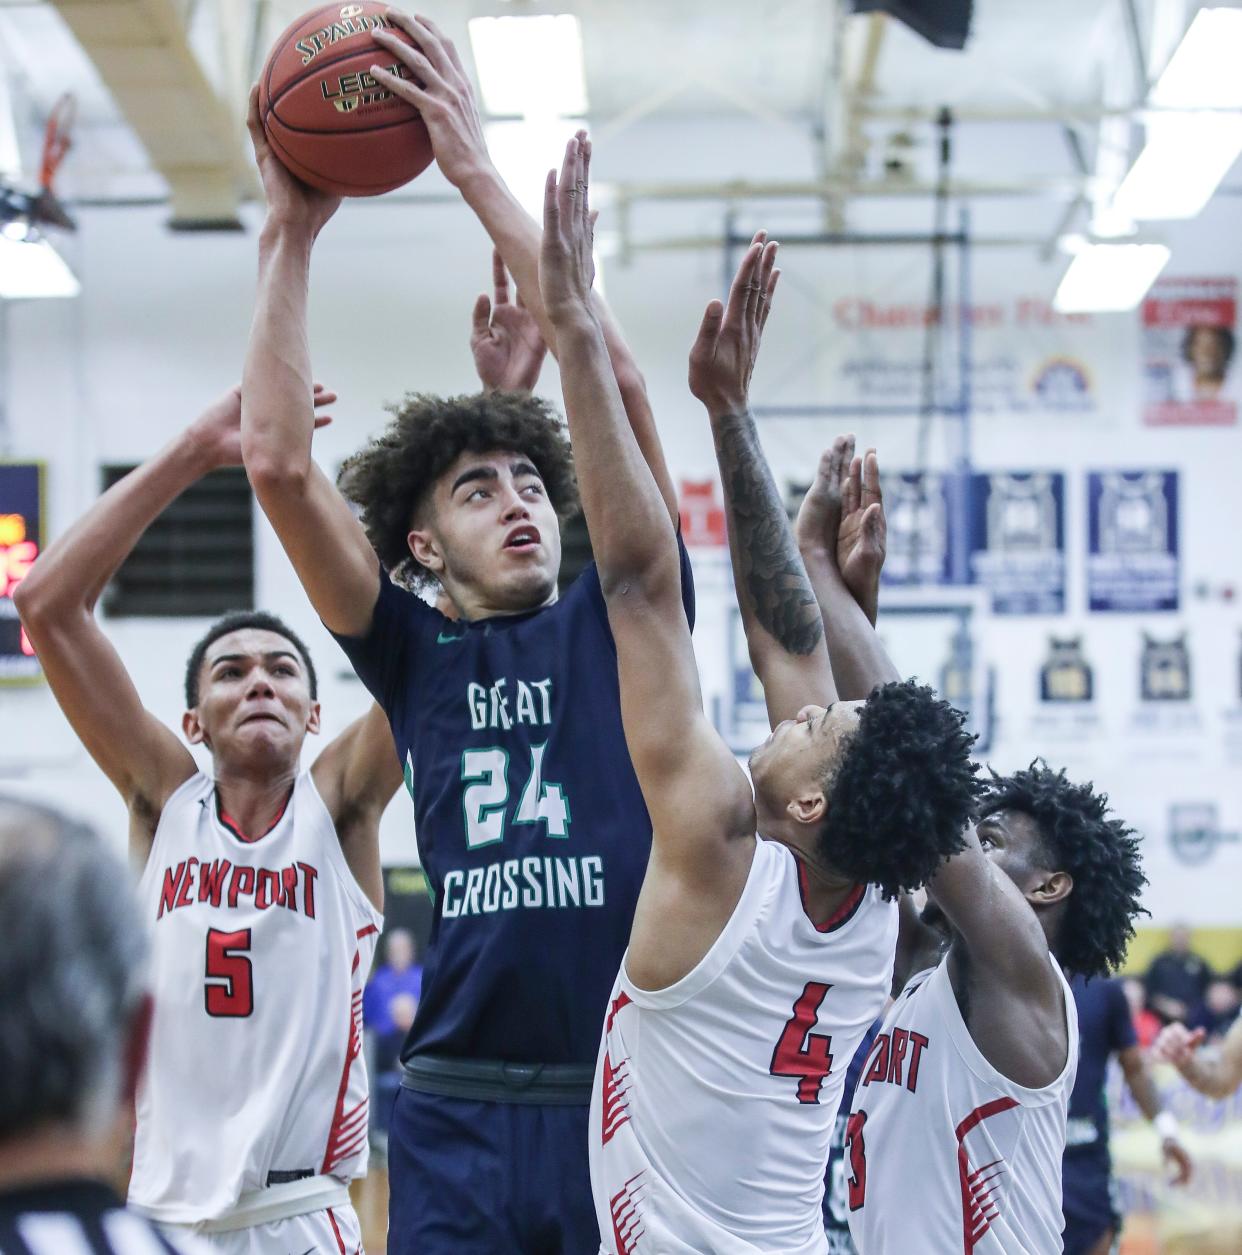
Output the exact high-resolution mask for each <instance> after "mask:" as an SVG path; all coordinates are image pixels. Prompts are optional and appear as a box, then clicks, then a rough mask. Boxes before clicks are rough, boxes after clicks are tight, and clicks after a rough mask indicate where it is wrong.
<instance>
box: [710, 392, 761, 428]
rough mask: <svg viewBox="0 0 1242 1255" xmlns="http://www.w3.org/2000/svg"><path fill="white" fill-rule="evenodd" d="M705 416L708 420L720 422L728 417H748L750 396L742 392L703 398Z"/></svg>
mask: <svg viewBox="0 0 1242 1255" xmlns="http://www.w3.org/2000/svg"><path fill="white" fill-rule="evenodd" d="M703 404H704V406H705V407H706V408H707V417H708V420H709V421H710V422H713V423H722V422H725V421H726V420H727V419H730V418H741V417H742V416H745V417H746V418H749V417H750V398H749V397H747V396H746V395H745V394H744V393H742V394H735V395H733V396H728V395H725V394H721V395H718V396H712V397H707V398H704V401H703Z"/></svg>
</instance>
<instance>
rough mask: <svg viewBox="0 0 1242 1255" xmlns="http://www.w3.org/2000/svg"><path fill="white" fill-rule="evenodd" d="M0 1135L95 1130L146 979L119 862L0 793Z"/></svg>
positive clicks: (68, 823)
mask: <svg viewBox="0 0 1242 1255" xmlns="http://www.w3.org/2000/svg"><path fill="white" fill-rule="evenodd" d="M0 920H3V921H4V945H3V946H0V1007H3V1009H4V1010H3V1014H0V1141H3V1140H8V1139H11V1138H14V1137H16V1136H19V1135H21V1134H25V1133H30V1132H34V1131H36V1130H38V1129H41V1128H43V1127H46V1126H52V1125H67V1126H70V1127H73V1128H75V1129H78V1130H80V1131H81V1132H83V1133H84V1134H87V1135H91V1134H94V1133H96V1132H99V1131H102V1129H103V1128H104V1127H105V1126H106V1123H107V1121H109V1120H110V1119H111V1118H112V1117H113V1116H114V1115H115V1114H116V1109H117V1104H118V1102H119V1100H120V1085H121V1060H122V1055H123V1051H124V1046H125V1042H126V1039H127V1036H128V1032H129V1029H130V1026H131V1023H132V1019H133V1015H134V1012H135V1011H136V1009H137V1007H138V1005H139V1004H140V1002H141V1000H142V997H143V994H144V992H145V989H146V984H145V978H146V971H145V968H146V963H145V958H146V939H145V933H144V930H143V927H142V923H141V920H140V918H139V915H138V908H137V903H136V901H135V899H134V895H133V892H132V890H131V888H130V884H129V876H128V873H127V871H126V868H125V866H124V864H123V863H122V862H121V861H120V860H119V859H118V858H116V857H114V856H113V855H112V854H110V853H109V851H108V850H107V849H106V848H105V847H104V845H103V843H102V841H101V840H100V839H99V837H98V836H97V835H96V834H95V833H94V832H93V831H92V830H91V829H90V828H89V827H87V826H86V825H85V824H81V823H78V822H76V821H74V820H71V819H68V818H66V817H65V816H63V815H61V814H59V813H57V812H56V811H53V810H51V809H49V808H47V807H43V806H38V805H34V804H31V803H28V802H25V801H22V800H19V799H17V798H14V797H10V796H5V795H0Z"/></svg>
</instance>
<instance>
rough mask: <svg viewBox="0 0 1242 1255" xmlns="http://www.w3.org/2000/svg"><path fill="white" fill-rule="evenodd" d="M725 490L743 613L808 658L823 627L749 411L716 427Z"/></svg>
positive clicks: (731, 416)
mask: <svg viewBox="0 0 1242 1255" xmlns="http://www.w3.org/2000/svg"><path fill="white" fill-rule="evenodd" d="M712 433H713V435H714V437H715V441H716V457H717V459H718V461H719V463H720V475H721V479H722V480H723V482H724V489H725V511H726V513H727V515H728V520H729V544H730V547H731V550H732V554H733V573H734V578H735V580H736V582H737V591H738V597H739V598H740V599H744V600H745V602H748V603H749V606H747V605H743V606H742V610H743V611H744V612H746V611H748V610H749V612H750V613H751V614H752V615H753V616H754V618H755V619H756V620H757V621H758V622H759V624H760V625H761V626H762V627H763V628H764V630H765V631H766V632H767V633H768V634H769V635H770V636H771V637H772V638H773V639H774V640H775V641H776V642H777V644H778V645H780V646H781V648H782V649H784V650H785V651H786V652H787V653H791V654H801V655H805V654H809V653H811V652H812V651H813V650H814V649H815V647H816V646H817V645H818V644H819V642H820V640H821V639H822V638H823V635H824V622H823V619H822V618H821V616H820V612H819V604H818V603H817V602H816V600H815V592H814V590H813V589H812V588H811V581H810V580H809V579H808V578H807V573H806V568H805V567H804V566H803V565H802V558H801V556H800V554H799V553H798V546H797V543H796V542H795V541H794V538H793V532H792V531H791V529H790V526H789V516H788V514H786V512H785V505H784V502H782V501H781V498H780V494H779V493H778V492H777V491H776V484H775V483H774V482H773V479H772V472H771V470H770V468H769V467H768V464H767V461H766V459H765V458H764V456H763V451H762V449H760V447H759V436H758V433H757V432H756V430H755V421H754V419H753V418H751V416H750V411H749V410H743V411H742V412H741V413H740V414H726V415H724V416H723V417H721V418H719V419H717V420H716V422H715V423H713V425H712Z"/></svg>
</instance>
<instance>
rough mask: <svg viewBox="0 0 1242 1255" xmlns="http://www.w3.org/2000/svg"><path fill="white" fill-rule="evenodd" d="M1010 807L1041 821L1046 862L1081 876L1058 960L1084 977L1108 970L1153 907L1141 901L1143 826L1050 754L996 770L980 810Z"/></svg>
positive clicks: (1059, 943)
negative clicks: (1114, 809)
mask: <svg viewBox="0 0 1242 1255" xmlns="http://www.w3.org/2000/svg"><path fill="white" fill-rule="evenodd" d="M1003 810H1013V811H1020V812H1021V813H1022V814H1024V815H1029V816H1030V817H1031V818H1032V819H1033V820H1034V821H1035V824H1036V826H1037V827H1038V828H1039V834H1040V840H1041V843H1042V848H1041V849H1040V850H1039V851H1038V855H1039V856H1040V857H1041V858H1042V861H1043V862H1044V863H1045V864H1046V866H1047V867H1048V868H1049V869H1051V870H1055V871H1065V872H1068V873H1069V874H1070V876H1072V877H1073V880H1074V889H1073V892H1072V893H1071V894H1070V896H1069V898H1068V899H1067V900H1066V903H1067V906H1066V912H1065V915H1064V917H1063V919H1062V923H1061V931H1060V936H1059V937H1058V938H1057V942H1056V945H1055V946H1054V947H1053V952H1054V953H1055V954H1056V956H1057V962H1058V963H1060V964H1061V966H1062V967H1063V968H1065V969H1066V971H1069V972H1077V973H1079V974H1080V975H1082V976H1104V975H1106V974H1107V973H1108V972H1110V971H1112V970H1113V969H1114V968H1116V967H1117V966H1119V965H1120V963H1121V961H1122V960H1123V959H1124V958H1125V954H1126V947H1127V946H1128V945H1129V942H1130V938H1131V937H1133V936H1134V919H1135V917H1136V916H1137V915H1139V914H1144V915H1145V914H1147V912H1146V911H1144V910H1143V908H1142V907H1140V906H1139V897H1140V895H1141V894H1142V892H1143V886H1144V885H1146V884H1147V877H1146V876H1144V875H1143V868H1142V860H1141V858H1140V856H1139V837H1138V835H1137V833H1135V831H1134V830H1133V829H1132V828H1127V827H1126V825H1125V824H1124V823H1122V822H1121V820H1119V819H1117V818H1114V817H1110V816H1109V809H1108V798H1107V796H1106V795H1104V794H1103V793H1096V792H1095V791H1094V790H1093V789H1092V787H1091V785H1090V784H1074V783H1072V782H1071V781H1069V780H1067V779H1066V778H1065V772H1064V771H1053V770H1052V769H1051V768H1050V767H1049V766H1048V764H1047V763H1045V762H1044V761H1043V759H1036V760H1035V762H1033V763H1032V764H1031V765H1030V766H1029V767H1028V768H1027V769H1026V770H1025V771H1019V772H1015V773H1014V774H1013V775H1012V776H998V775H997V774H996V773H995V772H993V773H992V779H991V780H990V781H989V782H988V783H987V785H986V787H985V790H984V796H983V801H982V803H981V806H980V815H981V816H987V815H994V814H995V813H996V812H997V811H1003Z"/></svg>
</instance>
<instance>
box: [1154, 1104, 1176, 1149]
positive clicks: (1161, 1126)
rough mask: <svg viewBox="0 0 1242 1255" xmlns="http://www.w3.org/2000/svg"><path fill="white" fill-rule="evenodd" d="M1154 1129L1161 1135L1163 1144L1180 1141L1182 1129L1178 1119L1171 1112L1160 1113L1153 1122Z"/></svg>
mask: <svg viewBox="0 0 1242 1255" xmlns="http://www.w3.org/2000/svg"><path fill="white" fill-rule="evenodd" d="M1151 1123H1152V1127H1153V1128H1154V1129H1155V1130H1156V1132H1157V1133H1158V1134H1159V1135H1160V1140H1161V1141H1162V1142H1176V1141H1180V1140H1181V1139H1180V1127H1179V1125H1178V1123H1177V1117H1176V1116H1175V1115H1174V1114H1173V1113H1172V1112H1171V1111H1158V1112H1157V1113H1156V1118H1155V1119H1154V1120H1153V1121H1152V1122H1151Z"/></svg>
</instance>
